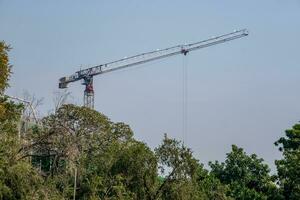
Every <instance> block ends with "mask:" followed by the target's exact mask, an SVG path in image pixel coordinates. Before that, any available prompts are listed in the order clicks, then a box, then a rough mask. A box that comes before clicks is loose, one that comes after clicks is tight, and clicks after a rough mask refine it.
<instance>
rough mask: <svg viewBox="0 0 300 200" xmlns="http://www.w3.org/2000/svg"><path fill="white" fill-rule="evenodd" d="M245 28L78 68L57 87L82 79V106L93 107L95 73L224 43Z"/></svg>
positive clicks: (243, 35) (184, 53)
mask: <svg viewBox="0 0 300 200" xmlns="http://www.w3.org/2000/svg"><path fill="white" fill-rule="evenodd" d="M248 34H249V33H248V30H247V29H241V30H238V31H233V32H231V33H227V34H224V35H219V36H217V37H211V38H209V39H206V40H203V41H199V42H194V43H190V44H183V45H176V46H172V47H168V48H165V49H160V50H159V49H157V50H155V51H150V52H146V53H141V54H137V55H134V56H130V57H125V58H123V59H119V60H116V61H112V62H108V63H104V64H101V65H97V66H94V67H90V68H87V69H83V70H79V71H77V72H75V73H74V74H72V75H71V76H67V77H62V78H60V79H59V88H61V89H63V88H67V87H68V84H69V83H72V82H75V81H79V80H82V85H85V90H84V106H86V107H89V108H94V94H95V92H94V87H93V77H94V76H96V75H101V74H105V73H108V72H113V71H117V70H120V69H124V68H128V67H132V66H135V65H139V64H143V63H147V62H150V61H154V60H158V59H162V58H167V57H170V56H175V55H178V54H183V55H187V54H188V53H189V52H190V51H194V50H197V49H202V48H206V47H209V46H213V45H217V44H221V43H225V42H228V41H231V40H235V39H238V38H242V37H245V36H248Z"/></svg>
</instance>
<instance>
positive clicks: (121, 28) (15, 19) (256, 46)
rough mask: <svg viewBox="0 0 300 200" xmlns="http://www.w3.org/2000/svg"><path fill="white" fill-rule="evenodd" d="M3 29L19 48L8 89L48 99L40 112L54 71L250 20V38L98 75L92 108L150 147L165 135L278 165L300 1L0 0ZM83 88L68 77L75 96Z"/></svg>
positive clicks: (2, 35)
mask: <svg viewBox="0 0 300 200" xmlns="http://www.w3.org/2000/svg"><path fill="white" fill-rule="evenodd" d="M0 25H1V26H0V40H5V41H6V42H7V43H9V44H11V46H12V47H13V50H12V51H11V53H10V56H11V63H12V64H13V66H14V67H13V72H14V74H13V76H12V79H11V88H10V89H9V90H8V94H11V95H18V96H21V95H22V92H23V91H24V90H27V91H29V92H30V93H32V94H35V95H36V96H37V97H44V98H45V100H44V104H43V106H41V107H40V110H41V113H47V112H48V111H49V110H51V109H53V101H52V99H53V92H55V91H57V90H58V79H59V78H60V77H62V76H67V75H70V74H72V73H74V72H75V71H77V70H78V69H80V67H81V68H85V67H91V66H93V65H98V64H102V63H105V62H108V61H113V60H116V59H119V58H123V57H124V56H130V55H134V54H137V53H141V52H144V51H150V50H154V49H157V48H164V47H168V46H172V45H176V44H180V43H185V42H195V41H199V40H203V39H206V38H209V37H211V36H216V35H218V34H223V33H227V32H231V31H233V30H234V29H240V28H248V29H249V31H250V35H249V36H248V37H246V38H243V39H239V40H235V41H232V42H228V43H225V44H221V45H217V46H213V47H210V48H207V49H202V50H198V51H194V52H192V53H190V54H189V55H188V56H187V57H185V58H183V56H175V57H172V58H168V59H165V60H161V61H158V62H154V63H151V64H150V63H149V64H145V65H142V66H138V67H135V68H132V69H129V70H124V71H121V72H116V73H111V74H107V75H103V76H98V77H95V79H94V87H95V90H96V102H95V107H96V109H97V110H98V111H100V112H102V113H104V114H105V115H107V116H108V117H110V118H111V119H112V120H113V121H123V122H126V123H128V124H130V126H131V127H132V129H133V130H134V132H135V137H136V138H138V139H139V140H142V141H144V142H146V143H147V144H149V145H150V146H151V147H152V148H153V147H155V146H157V145H158V144H159V143H160V142H161V139H162V137H163V133H168V134H169V135H170V136H172V137H175V138H177V139H184V140H185V144H187V145H188V146H190V147H191V148H192V150H193V151H194V153H195V156H196V157H197V158H198V159H199V160H200V161H201V162H203V163H207V162H208V161H209V160H216V159H217V160H220V161H223V160H224V158H225V154H226V153H227V152H228V151H230V148H231V144H237V145H238V146H241V147H243V148H244V149H245V150H246V151H247V152H248V153H256V154H258V155H259V156H260V157H263V158H264V159H265V160H266V161H267V162H268V163H269V164H270V165H271V167H272V168H273V167H274V164H273V161H274V159H276V158H279V157H280V154H279V153H278V151H277V148H276V147H275V146H274V145H273V143H274V141H275V140H277V139H278V138H279V137H281V136H283V134H284V130H285V129H287V128H290V127H291V126H292V125H293V124H294V123H296V122H297V121H299V119H300V101H299V99H300V92H299V91H300V84H299V83H300V80H299V75H300V66H299V65H300V64H299V63H300V51H299V49H300V47H299V46H300V39H299V36H300V0H288V1H287V0H264V1H262V0H251V1H250V0H249V1H241V0H235V1H234V0H226V1H216V0H206V1H204V0H203V1H202V0H197V1H196V0H194V1H189V0H186V1H183V0H181V1H178V0H172V1H171V0H169V1H161V0H152V1H141V0H127V1H101V0H97V1H96V0H94V1H92V0H89V1H79V0H78V1H75V0H68V1H67V0H61V1H59V0H57V1H55V0H51V1H50V0H48V1H46V0H45V1H39V0H23V1H20V0H19V1H17V0H0ZM183 59H184V60H183ZM183 62H186V63H187V67H188V98H187V99H188V104H187V105H188V132H187V133H186V134H185V135H184V134H182V105H183V104H182V86H183V76H182V68H183ZM83 90H84V88H83V86H82V85H80V83H79V82H78V83H73V84H70V88H69V91H70V92H72V96H73V97H74V99H73V102H75V103H78V104H81V103H82V99H83Z"/></svg>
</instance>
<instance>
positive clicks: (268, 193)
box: [209, 145, 280, 199]
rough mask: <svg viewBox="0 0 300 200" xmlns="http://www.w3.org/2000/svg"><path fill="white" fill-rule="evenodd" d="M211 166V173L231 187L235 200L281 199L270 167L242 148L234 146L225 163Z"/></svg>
mask: <svg viewBox="0 0 300 200" xmlns="http://www.w3.org/2000/svg"><path fill="white" fill-rule="evenodd" d="M209 165H210V167H211V173H212V174H213V175H214V176H215V177H217V178H218V179H219V180H220V181H221V182H222V183H224V184H226V185H228V186H229V188H230V191H229V195H230V196H231V197H233V198H235V199H279V198H280V196H279V195H278V190H277V187H276V185H275V184H274V182H273V179H272V177H271V176H270V175H269V172H270V169H269V167H268V165H267V164H264V163H263V159H261V158H258V157H257V156H256V155H255V154H252V155H247V154H246V153H245V152H244V150H243V149H242V148H239V147H237V146H235V145H232V151H231V152H230V153H228V154H227V158H226V160H225V162H222V163H219V162H218V161H216V162H215V163H212V162H210V163H209Z"/></svg>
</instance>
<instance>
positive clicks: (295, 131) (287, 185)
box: [275, 124, 300, 199]
mask: <svg viewBox="0 0 300 200" xmlns="http://www.w3.org/2000/svg"><path fill="white" fill-rule="evenodd" d="M285 134H286V137H282V138H280V139H279V140H278V141H277V142H275V145H276V146H279V150H280V151H281V152H282V153H283V159H281V160H276V161H275V164H276V166H277V171H278V178H279V185H280V187H281V189H282V193H283V195H284V197H285V199H300V124H296V125H294V126H293V128H292V129H289V130H286V131H285Z"/></svg>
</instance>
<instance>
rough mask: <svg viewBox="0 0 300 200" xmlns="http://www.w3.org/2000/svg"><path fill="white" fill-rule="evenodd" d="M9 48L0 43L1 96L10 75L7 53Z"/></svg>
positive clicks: (2, 42)
mask: <svg viewBox="0 0 300 200" xmlns="http://www.w3.org/2000/svg"><path fill="white" fill-rule="evenodd" d="M10 49H11V48H10V46H9V45H7V44H5V42H4V41H0V74H1V76H0V94H3V92H4V90H5V88H6V87H7V86H8V79H9V76H10V73H11V69H10V67H11V66H10V64H9V58H8V52H9V50H10Z"/></svg>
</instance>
